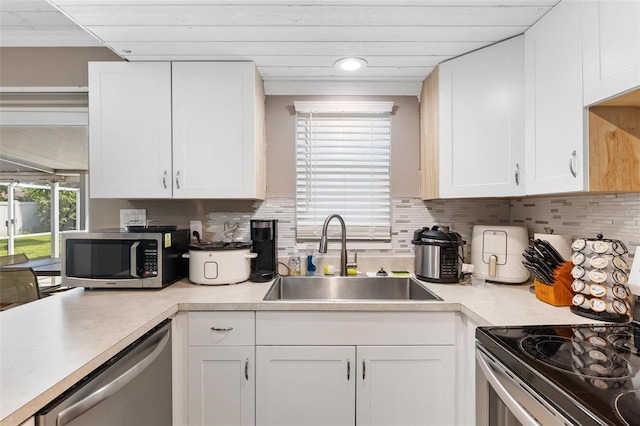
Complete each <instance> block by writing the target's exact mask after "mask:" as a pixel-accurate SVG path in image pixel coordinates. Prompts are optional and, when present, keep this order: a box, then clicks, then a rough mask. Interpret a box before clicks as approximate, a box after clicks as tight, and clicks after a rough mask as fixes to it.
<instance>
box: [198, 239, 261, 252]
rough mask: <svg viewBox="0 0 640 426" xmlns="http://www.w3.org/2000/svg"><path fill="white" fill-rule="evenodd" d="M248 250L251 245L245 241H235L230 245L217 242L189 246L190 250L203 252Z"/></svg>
mask: <svg viewBox="0 0 640 426" xmlns="http://www.w3.org/2000/svg"><path fill="white" fill-rule="evenodd" d="M248 248H251V243H247V242H243V241H233V242H230V243H225V242H222V241H216V242H201V243H192V244H189V249H191V250H203V251H222V250H246V249H248Z"/></svg>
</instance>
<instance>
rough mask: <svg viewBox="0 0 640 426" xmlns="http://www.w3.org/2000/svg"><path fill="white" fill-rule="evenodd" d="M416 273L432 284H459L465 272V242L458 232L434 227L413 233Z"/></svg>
mask: <svg viewBox="0 0 640 426" xmlns="http://www.w3.org/2000/svg"><path fill="white" fill-rule="evenodd" d="M411 244H413V245H414V246H415V249H414V252H415V274H416V277H417V278H418V279H421V280H423V281H428V282H432V283H457V282H459V280H460V272H461V269H462V260H463V251H462V249H463V246H464V244H465V242H464V241H463V240H462V237H461V236H460V234H458V233H457V232H452V231H449V229H447V228H444V227H440V226H438V225H434V226H433V227H431V228H427V227H425V228H421V229H418V230H416V231H415V232H414V233H413V240H412V241H411Z"/></svg>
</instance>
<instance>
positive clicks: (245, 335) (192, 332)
mask: <svg viewBox="0 0 640 426" xmlns="http://www.w3.org/2000/svg"><path fill="white" fill-rule="evenodd" d="M255 340H256V339H255V314H254V312H189V346H215V345H223V346H229V345H254V344H255Z"/></svg>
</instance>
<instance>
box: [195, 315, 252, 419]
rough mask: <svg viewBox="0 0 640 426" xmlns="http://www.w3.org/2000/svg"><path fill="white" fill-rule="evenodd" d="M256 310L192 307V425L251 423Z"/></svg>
mask: <svg viewBox="0 0 640 426" xmlns="http://www.w3.org/2000/svg"><path fill="white" fill-rule="evenodd" d="M254 342H255V314H254V312H190V313H189V325H188V345H189V346H188V353H187V386H186V388H187V392H188V403H187V413H188V424H189V425H190V426H250V425H253V424H255V383H256V381H255V380H256V377H255V372H256V367H255V343H254Z"/></svg>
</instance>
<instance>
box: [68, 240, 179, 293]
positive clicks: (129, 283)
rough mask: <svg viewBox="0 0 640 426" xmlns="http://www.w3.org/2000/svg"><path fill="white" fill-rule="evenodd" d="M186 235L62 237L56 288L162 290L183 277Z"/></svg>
mask: <svg viewBox="0 0 640 426" xmlns="http://www.w3.org/2000/svg"><path fill="white" fill-rule="evenodd" d="M188 244H189V230H188V229H181V230H170V231H163V232H159V231H152V230H151V228H150V231H149V232H139V231H136V232H124V231H123V230H120V229H116V230H102V231H98V232H73V233H65V234H62V255H61V277H62V285H66V286H69V287H87V288H162V287H165V286H167V285H169V284H171V283H173V282H175V281H177V280H179V279H181V278H184V277H186V276H187V273H188V263H187V262H188V261H187V260H186V259H183V257H182V255H183V254H184V253H186V252H187V251H188Z"/></svg>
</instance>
